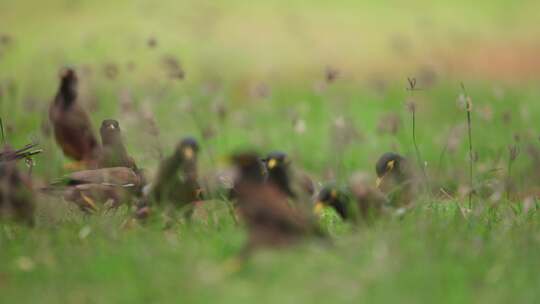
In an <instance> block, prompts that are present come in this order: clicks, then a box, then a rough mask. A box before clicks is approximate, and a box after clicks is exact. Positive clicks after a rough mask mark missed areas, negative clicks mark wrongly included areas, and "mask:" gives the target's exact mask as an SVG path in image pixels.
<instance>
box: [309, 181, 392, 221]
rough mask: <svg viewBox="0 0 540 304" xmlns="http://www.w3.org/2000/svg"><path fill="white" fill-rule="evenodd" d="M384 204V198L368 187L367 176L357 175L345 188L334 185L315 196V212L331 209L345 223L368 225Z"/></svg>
mask: <svg viewBox="0 0 540 304" xmlns="http://www.w3.org/2000/svg"><path fill="white" fill-rule="evenodd" d="M386 204H387V199H386V196H385V195H384V194H383V193H381V192H380V191H379V190H378V189H375V188H373V187H372V186H370V185H369V183H368V181H367V175H365V174H362V173H357V174H355V175H353V177H352V178H351V179H350V181H349V185H348V186H347V188H340V187H338V186H337V185H335V184H329V185H326V186H325V187H323V188H322V189H321V191H320V192H319V194H318V196H317V203H316V204H315V212H316V213H320V212H321V210H322V208H323V207H331V208H333V209H334V210H335V211H336V213H337V214H338V215H339V216H340V217H341V218H342V219H343V220H345V221H351V222H353V223H356V224H358V223H361V222H364V223H368V224H369V223H371V221H372V220H373V219H374V218H375V217H377V216H378V215H380V214H381V212H382V210H383V208H384V206H385V205H386Z"/></svg>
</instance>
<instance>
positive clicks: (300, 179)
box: [262, 151, 315, 202]
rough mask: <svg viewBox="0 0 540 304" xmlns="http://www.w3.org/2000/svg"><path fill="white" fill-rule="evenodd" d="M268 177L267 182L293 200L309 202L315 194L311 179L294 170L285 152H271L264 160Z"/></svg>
mask: <svg viewBox="0 0 540 304" xmlns="http://www.w3.org/2000/svg"><path fill="white" fill-rule="evenodd" d="M262 161H263V163H264V165H265V169H266V175H267V182H269V183H273V184H274V185H276V186H277V187H278V188H279V189H280V190H281V191H283V192H284V193H286V194H287V196H288V197H289V198H291V199H295V200H299V201H304V202H308V201H311V198H312V197H313V195H314V193H315V185H314V184H313V181H312V180H311V178H310V177H309V176H308V175H307V174H305V173H303V172H299V171H297V170H293V168H292V167H291V162H290V159H289V157H288V156H287V154H286V153H284V152H279V151H275V152H271V153H269V154H268V155H267V156H266V157H265V158H263V159H262Z"/></svg>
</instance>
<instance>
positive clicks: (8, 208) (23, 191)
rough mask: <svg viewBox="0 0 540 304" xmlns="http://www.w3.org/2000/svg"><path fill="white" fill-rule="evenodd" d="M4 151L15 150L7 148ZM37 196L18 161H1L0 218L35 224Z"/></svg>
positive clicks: (11, 151) (9, 152) (10, 151)
mask: <svg viewBox="0 0 540 304" xmlns="http://www.w3.org/2000/svg"><path fill="white" fill-rule="evenodd" d="M3 153H5V154H11V153H15V151H13V150H11V149H10V148H5V149H4V151H3ZM34 210H35V197H34V192H33V190H32V184H31V181H30V180H29V178H28V176H26V175H23V174H22V173H20V171H19V170H18V169H17V165H16V162H15V161H13V160H11V161H2V162H0V218H12V219H14V220H16V221H19V222H23V223H26V224H28V225H30V226H33V225H34Z"/></svg>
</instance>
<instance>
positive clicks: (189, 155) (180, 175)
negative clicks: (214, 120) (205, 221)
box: [149, 137, 202, 215]
mask: <svg viewBox="0 0 540 304" xmlns="http://www.w3.org/2000/svg"><path fill="white" fill-rule="evenodd" d="M198 152H199V144H198V143H197V141H196V140H195V139H194V138H191V137H189V138H185V139H183V140H182V141H181V142H180V143H179V144H178V145H177V147H176V149H175V151H174V153H173V154H172V155H171V156H169V157H168V158H166V159H165V160H163V161H162V162H161V164H160V165H159V168H158V172H157V175H156V178H155V180H154V183H153V186H152V188H151V190H150V194H149V196H150V200H151V201H152V202H153V203H155V204H158V205H159V204H161V205H162V204H164V203H166V202H168V203H171V204H173V205H174V206H177V207H179V208H183V207H186V206H188V205H190V204H192V203H194V202H197V201H200V200H201V199H202V195H201V191H202V190H201V187H200V185H199V181H198V176H197V155H198ZM191 207H193V206H191ZM186 214H187V215H190V214H191V210H189V211H188V212H187V213H186Z"/></svg>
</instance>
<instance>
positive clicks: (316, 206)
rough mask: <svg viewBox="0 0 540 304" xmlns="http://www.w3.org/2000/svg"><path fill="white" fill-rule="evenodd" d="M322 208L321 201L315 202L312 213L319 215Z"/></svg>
mask: <svg viewBox="0 0 540 304" xmlns="http://www.w3.org/2000/svg"><path fill="white" fill-rule="evenodd" d="M323 210H324V204H323V202H320V201H319V202H317V203H315V207H313V213H315V214H316V215H321V214H322V212H323Z"/></svg>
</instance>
